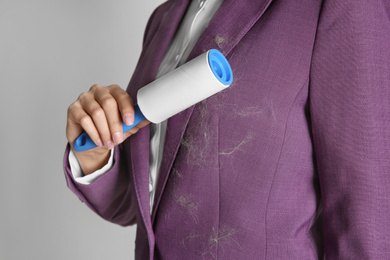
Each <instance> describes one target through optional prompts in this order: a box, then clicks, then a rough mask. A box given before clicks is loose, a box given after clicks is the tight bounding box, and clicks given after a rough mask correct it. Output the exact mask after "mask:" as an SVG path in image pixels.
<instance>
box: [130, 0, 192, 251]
mask: <svg viewBox="0 0 390 260" xmlns="http://www.w3.org/2000/svg"><path fill="white" fill-rule="evenodd" d="M188 1H189V0H176V1H168V2H166V3H164V4H163V5H162V6H161V7H160V8H158V9H157V11H156V13H154V14H153V17H152V18H151V19H152V20H151V21H150V24H149V25H148V30H147V31H148V34H147V35H146V36H145V42H144V46H143V51H142V53H141V58H140V60H139V63H138V65H137V68H140V69H137V70H136V71H135V72H134V75H133V77H132V80H131V82H130V83H129V88H128V90H129V93H130V95H131V96H132V97H133V98H134V99H136V93H137V91H138V89H140V88H141V87H142V86H144V85H146V84H148V83H149V82H151V81H153V80H154V79H155V78H156V75H157V71H158V68H159V66H160V63H161V61H162V59H163V57H164V54H165V52H166V50H167V48H168V46H169V43H170V42H171V40H172V38H173V35H174V33H175V31H176V28H177V27H178V25H179V23H180V21H181V19H182V17H183V14H184V12H185V10H186V7H187V4H188ZM145 68H147V69H145ZM134 101H135V102H136V100H134ZM126 144H127V145H129V146H130V147H129V148H130V151H131V165H132V172H133V180H134V187H135V193H136V196H137V199H138V203H139V208H140V213H141V215H142V218H143V221H144V223H145V227H146V229H147V232H148V239H149V243H150V245H151V249H150V250H151V251H150V253H152V249H153V248H152V247H153V243H154V236H153V230H152V224H151V218H150V199H149V127H145V128H143V129H141V130H140V131H139V132H138V133H137V134H136V135H135V136H133V137H130V138H129V142H127V143H126ZM126 144H125V145H126Z"/></svg>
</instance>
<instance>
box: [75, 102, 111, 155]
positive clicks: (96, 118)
mask: <svg viewBox="0 0 390 260" xmlns="http://www.w3.org/2000/svg"><path fill="white" fill-rule="evenodd" d="M80 103H81V106H82V107H83V110H84V111H85V112H86V113H87V114H88V115H89V117H90V118H91V120H92V122H93V123H94V125H95V127H96V129H97V131H98V133H99V135H100V137H101V140H102V142H103V143H104V145H105V146H106V147H107V148H108V149H112V148H114V142H113V140H112V138H111V132H110V128H109V126H108V123H107V118H106V114H105V111H104V109H103V108H102V107H101V106H100V104H99V103H98V102H97V101H96V100H95V98H94V97H93V96H92V95H89V96H88V97H86V98H83V99H81V100H80Z"/></svg>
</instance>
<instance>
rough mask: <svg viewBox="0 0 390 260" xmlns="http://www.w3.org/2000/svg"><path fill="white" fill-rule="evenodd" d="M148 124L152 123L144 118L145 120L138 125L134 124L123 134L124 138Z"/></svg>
mask: <svg viewBox="0 0 390 260" xmlns="http://www.w3.org/2000/svg"><path fill="white" fill-rule="evenodd" d="M148 124H150V121H149V120H144V121H142V122H140V123H139V124H138V125H136V126H134V127H133V128H131V129H130V130H129V131H127V132H126V133H124V134H123V136H124V139H125V140H126V139H127V138H128V137H129V136H132V135H133V134H136V133H137V132H138V131H139V130H140V129H141V128H143V127H145V126H147V125H148Z"/></svg>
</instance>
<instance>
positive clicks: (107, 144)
mask: <svg viewBox="0 0 390 260" xmlns="http://www.w3.org/2000/svg"><path fill="white" fill-rule="evenodd" d="M106 147H107V149H110V150H111V149H112V148H114V143H113V142H112V141H108V142H107V143H106Z"/></svg>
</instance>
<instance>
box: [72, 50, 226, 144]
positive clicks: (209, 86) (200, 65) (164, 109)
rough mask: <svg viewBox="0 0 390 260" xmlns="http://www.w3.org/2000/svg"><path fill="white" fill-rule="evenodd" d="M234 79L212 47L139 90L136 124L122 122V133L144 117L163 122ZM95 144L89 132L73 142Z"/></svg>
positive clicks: (219, 89)
mask: <svg viewBox="0 0 390 260" xmlns="http://www.w3.org/2000/svg"><path fill="white" fill-rule="evenodd" d="M232 82H233V72H232V69H231V67H230V65H229V62H228V61H227V59H226V58H225V56H224V55H223V54H222V53H221V52H220V51H218V50H216V49H212V50H209V51H207V52H205V53H203V54H201V55H199V56H198V57H196V58H194V59H192V60H191V61H189V62H187V63H185V64H183V65H182V66H180V67H178V68H176V69H175V70H172V71H171V72H169V73H167V74H165V75H164V76H162V77H160V78H158V79H156V80H155V81H153V82H151V83H149V84H148V85H146V86H144V87H142V88H141V89H140V90H138V92H137V100H138V104H136V105H134V110H135V115H134V123H133V124H132V125H126V124H125V123H124V122H123V121H122V126H123V132H124V133H125V132H127V131H128V130H130V129H131V128H133V127H134V126H136V125H137V124H138V123H140V122H141V121H143V120H145V119H147V120H149V121H150V122H152V123H160V122H162V121H164V120H166V119H168V118H170V117H172V116H174V115H176V114H177V113H179V112H181V111H183V110H185V109H187V108H189V107H191V106H193V105H195V104H196V103H198V102H200V101H202V100H204V99H206V98H208V97H210V96H212V95H214V94H216V93H218V92H220V91H221V90H224V89H225V88H227V87H229V86H230V84H232ZM95 147H97V146H96V144H95V143H94V142H93V141H92V140H91V138H90V137H89V136H88V134H87V133H86V132H84V133H82V134H81V135H80V136H79V137H78V138H77V139H76V141H75V142H74V143H73V148H74V149H75V150H76V151H77V152H82V151H86V150H89V149H92V148H95Z"/></svg>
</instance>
